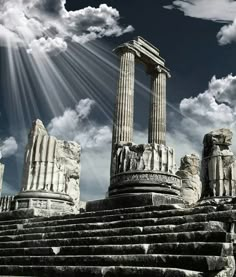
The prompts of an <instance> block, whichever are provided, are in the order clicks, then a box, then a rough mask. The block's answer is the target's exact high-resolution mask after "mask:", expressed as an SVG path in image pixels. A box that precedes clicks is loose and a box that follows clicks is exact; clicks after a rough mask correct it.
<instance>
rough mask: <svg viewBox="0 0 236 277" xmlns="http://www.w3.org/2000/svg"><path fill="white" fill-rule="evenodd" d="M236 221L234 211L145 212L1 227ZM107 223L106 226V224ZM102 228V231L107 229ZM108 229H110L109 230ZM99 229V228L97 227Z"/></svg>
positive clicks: (117, 225)
mask: <svg viewBox="0 0 236 277" xmlns="http://www.w3.org/2000/svg"><path fill="white" fill-rule="evenodd" d="M235 219H236V210H232V211H218V212H211V213H208V214H206V213H202V214H192V215H185V216H183V215H182V216H175V215H172V216H171V217H160V218H158V212H155V211H153V212H144V213H141V214H139V213H135V214H134V213H132V214H125V215H114V216H110V215H109V216H102V217H84V218H77V217H75V218H71V219H60V220H53V221H48V220H46V221H39V222H29V223H25V224H18V225H17V224H11V225H3V226H2V225H0V231H1V230H8V229H10V230H12V229H16V228H18V229H19V226H20V228H21V229H22V228H36V227H46V226H59V225H72V224H85V225H84V226H85V229H86V228H87V227H88V226H89V224H94V227H95V226H98V224H99V225H102V224H104V226H105V225H106V224H107V226H109V227H110V228H117V227H131V226H137V225H140V226H145V225H171V224H172V225H173V224H174V225H179V224H184V223H191V222H201V221H205V222H207V221H212V220H213V221H223V222H231V221H232V220H235ZM105 223H106V224H105ZM86 226H87V227H86ZM104 226H102V229H105V228H107V227H104ZM109 227H108V228H109ZM96 229H97V227H96Z"/></svg>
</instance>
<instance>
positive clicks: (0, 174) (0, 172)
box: [0, 163, 4, 196]
mask: <svg viewBox="0 0 236 277" xmlns="http://www.w3.org/2000/svg"><path fill="white" fill-rule="evenodd" d="M3 174H4V165H3V164H1V163H0V196H1V191H2V183H3Z"/></svg>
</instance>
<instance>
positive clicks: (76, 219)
mask: <svg viewBox="0 0 236 277" xmlns="http://www.w3.org/2000/svg"><path fill="white" fill-rule="evenodd" d="M204 208H205V207H204ZM194 211H195V212H196V215H198V214H199V213H198V212H200V211H201V212H202V213H200V214H199V215H205V216H206V215H207V213H210V212H211V211H212V209H208V207H207V209H204V210H202V209H201V210H199V209H197V210H194V209H189V211H187V210H186V211H185V210H171V211H145V212H141V213H140V212H135V213H134V212H132V213H126V214H115V213H113V215H102V216H95V215H94V216H82V217H81V216H79V215H71V217H68V218H64V217H61V216H60V217H56V218H54V220H52V219H50V220H49V219H48V218H35V219H31V220H25V221H24V222H23V223H19V222H18V221H17V224H23V226H26V227H27V226H32V227H39V226H53V225H64V224H78V223H93V222H112V221H119V220H136V219H146V218H153V217H154V218H159V219H160V220H161V219H165V218H171V217H183V216H186V215H189V214H190V215H195V213H194ZM5 223H6V224H5ZM4 224H5V225H4ZM9 225H10V226H11V225H16V224H15V223H14V224H13V222H10V224H7V222H1V226H0V230H5V229H7V228H8V226H9Z"/></svg>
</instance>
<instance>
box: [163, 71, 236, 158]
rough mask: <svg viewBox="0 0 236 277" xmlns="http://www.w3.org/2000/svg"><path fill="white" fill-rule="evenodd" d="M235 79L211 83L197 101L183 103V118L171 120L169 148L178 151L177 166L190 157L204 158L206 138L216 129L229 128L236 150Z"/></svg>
mask: <svg viewBox="0 0 236 277" xmlns="http://www.w3.org/2000/svg"><path fill="white" fill-rule="evenodd" d="M235 91H236V76H233V75H232V74H230V75H228V76H226V77H224V78H219V79H217V78H216V77H215V76H214V77H213V78H212V79H211V81H210V82H209V85H208V88H207V89H206V90H205V91H204V92H203V93H199V94H198V95H197V96H196V97H190V98H185V99H183V100H182V101H181V102H180V105H179V109H180V113H181V114H182V117H177V116H176V114H175V113H174V114H173V115H172V116H171V117H170V121H169V124H170V125H171V128H170V131H169V133H168V144H169V145H172V146H174V148H175V150H176V152H177V153H176V154H177V155H176V156H177V162H179V159H180V157H181V156H183V155H185V154H190V153H198V154H199V155H201V151H202V140H203V136H204V135H205V134H206V133H208V132H210V131H212V130H214V129H217V128H230V129H232V131H233V132H234V137H233V146H232V147H233V149H234V150H236V125H235V122H236V93H235Z"/></svg>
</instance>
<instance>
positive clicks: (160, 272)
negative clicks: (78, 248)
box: [0, 265, 207, 277]
mask: <svg viewBox="0 0 236 277" xmlns="http://www.w3.org/2000/svg"><path fill="white" fill-rule="evenodd" d="M0 272H2V273H3V274H6V273H7V274H8V273H9V272H11V273H17V274H18V276H26V275H25V274H26V272H27V273H28V274H29V273H30V274H37V276H39V274H40V276H42V277H44V276H47V277H48V276H52V275H53V274H56V276H57V277H60V276H68V277H71V276H73V277H74V276H75V275H74V274H79V276H80V277H108V276H109V277H122V276H126V277H127V276H130V277H131V276H132V277H137V276H140V277H153V276H155V277H167V276H169V277H207V274H204V273H203V272H199V271H192V270H181V269H179V268H160V267H159V268H158V267H128V266H126V267H125V266H107V267H95V266H86V267H77V266H67V267H64V266H57V267H54V266H31V267H29V266H14V265H12V266H11V267H8V266H0ZM5 272H6V273H5ZM19 274H24V275H19ZM49 274H50V275H49ZM0 276H2V275H0Z"/></svg>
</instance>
